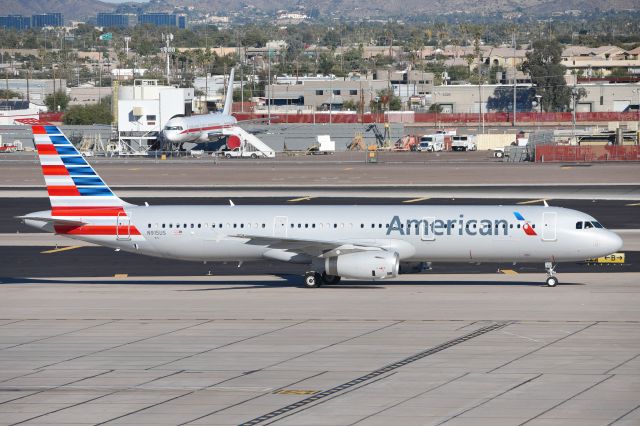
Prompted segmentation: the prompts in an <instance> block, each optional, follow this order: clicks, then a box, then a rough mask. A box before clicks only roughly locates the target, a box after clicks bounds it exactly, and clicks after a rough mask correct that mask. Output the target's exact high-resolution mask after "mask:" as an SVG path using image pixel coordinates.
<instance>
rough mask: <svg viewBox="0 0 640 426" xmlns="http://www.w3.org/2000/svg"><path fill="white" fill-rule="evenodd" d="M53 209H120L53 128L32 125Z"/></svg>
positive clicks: (89, 167)
mask: <svg viewBox="0 0 640 426" xmlns="http://www.w3.org/2000/svg"><path fill="white" fill-rule="evenodd" d="M32 131H33V141H34V143H35V146H36V149H37V150H38V157H39V158H40V164H41V165H42V173H43V174H44V180H45V182H46V184H47V192H48V193H49V200H50V202H51V207H52V210H68V209H75V208H77V209H80V210H83V209H87V208H93V207H122V206H128V205H131V204H129V203H127V202H125V201H123V200H121V199H120V198H118V197H117V196H116V195H115V194H114V193H113V192H112V191H111V189H109V187H108V186H107V184H106V183H104V181H103V180H102V179H101V178H100V176H98V174H97V173H96V171H95V170H94V169H93V167H91V166H90V165H89V163H87V161H86V160H85V159H84V157H83V156H82V155H81V154H80V153H79V152H78V150H77V149H76V147H75V146H73V144H72V143H71V142H70V141H69V139H67V137H66V136H65V135H64V134H63V133H62V131H60V129H58V127H56V126H49V125H40V126H32Z"/></svg>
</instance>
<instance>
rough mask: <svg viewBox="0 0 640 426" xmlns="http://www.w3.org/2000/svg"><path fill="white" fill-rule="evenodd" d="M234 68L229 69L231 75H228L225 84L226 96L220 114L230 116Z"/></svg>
mask: <svg viewBox="0 0 640 426" xmlns="http://www.w3.org/2000/svg"><path fill="white" fill-rule="evenodd" d="M234 72H235V68H231V74H229V82H228V83H227V95H226V97H225V99H224V109H223V110H222V114H224V115H231V105H232V104H233V74H234Z"/></svg>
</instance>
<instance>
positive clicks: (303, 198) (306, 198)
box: [287, 197, 313, 203]
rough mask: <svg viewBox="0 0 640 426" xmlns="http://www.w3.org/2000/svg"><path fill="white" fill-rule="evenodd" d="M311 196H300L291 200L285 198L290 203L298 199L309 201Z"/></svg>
mask: <svg viewBox="0 0 640 426" xmlns="http://www.w3.org/2000/svg"><path fill="white" fill-rule="evenodd" d="M312 198H313V197H300V198H292V199H291V200H287V201H288V202H290V203H297V202H298V201H309V200H310V199H312Z"/></svg>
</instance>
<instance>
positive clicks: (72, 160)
mask: <svg viewBox="0 0 640 426" xmlns="http://www.w3.org/2000/svg"><path fill="white" fill-rule="evenodd" d="M60 158H61V159H62V163H63V164H64V165H76V166H86V165H87V162H86V161H84V158H82V156H80V155H75V156H69V157H60Z"/></svg>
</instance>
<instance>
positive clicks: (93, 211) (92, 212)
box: [51, 206, 125, 217]
mask: <svg viewBox="0 0 640 426" xmlns="http://www.w3.org/2000/svg"><path fill="white" fill-rule="evenodd" d="M124 214H125V211H124V209H123V208H122V207H104V206H83V207H75V206H72V207H63V206H59V207H53V208H52V209H51V215H52V216H108V217H114V216H118V215H124Z"/></svg>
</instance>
